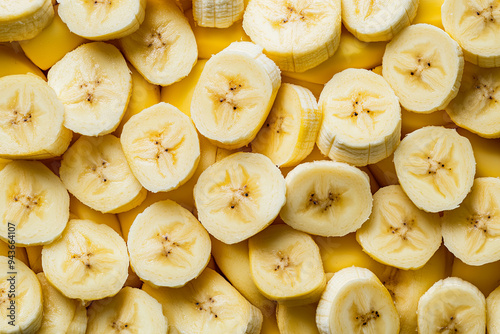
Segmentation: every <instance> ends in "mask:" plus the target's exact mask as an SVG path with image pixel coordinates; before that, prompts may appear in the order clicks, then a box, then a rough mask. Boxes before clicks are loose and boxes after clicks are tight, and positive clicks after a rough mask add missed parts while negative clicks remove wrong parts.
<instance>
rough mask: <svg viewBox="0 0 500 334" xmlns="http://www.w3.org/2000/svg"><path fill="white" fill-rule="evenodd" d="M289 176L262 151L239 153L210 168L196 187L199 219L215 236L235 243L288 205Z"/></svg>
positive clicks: (274, 216) (251, 233)
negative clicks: (286, 183)
mask: <svg viewBox="0 0 500 334" xmlns="http://www.w3.org/2000/svg"><path fill="white" fill-rule="evenodd" d="M285 192H286V186H285V179H284V178H283V176H282V175H281V172H280V170H279V169H278V168H277V167H276V166H275V165H274V164H273V163H272V162H271V160H269V158H267V157H266V156H264V155H262V154H258V153H243V152H239V153H235V154H232V155H230V156H228V157H226V158H224V159H222V160H220V161H218V162H216V163H214V164H213V165H212V166H210V167H208V168H207V169H206V170H205V171H204V172H203V173H202V174H201V175H200V177H199V178H198V182H197V183H196V186H195V187H194V200H195V203H196V208H197V209H198V219H199V220H200V222H201V223H202V224H203V226H204V227H205V228H206V229H207V231H208V232H209V233H210V234H211V235H213V236H214V237H215V238H217V239H219V240H220V241H222V242H224V243H226V244H234V243H237V242H240V241H243V240H245V239H248V238H249V237H251V236H252V235H254V234H256V233H258V232H260V231H261V230H263V229H264V228H266V227H267V226H268V225H269V224H271V223H272V222H273V220H274V219H275V218H276V217H277V216H278V213H279V211H280V209H281V207H283V205H284V204H285Z"/></svg>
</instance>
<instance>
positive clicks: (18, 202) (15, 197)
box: [0, 160, 69, 246]
mask: <svg viewBox="0 0 500 334" xmlns="http://www.w3.org/2000/svg"><path fill="white" fill-rule="evenodd" d="M0 189H1V191H0V218H1V222H2V223H1V224H0V238H1V239H2V240H7V241H8V240H9V239H11V238H14V240H15V242H16V244H17V245H19V246H30V245H31V246H33V245H44V244H48V243H51V242H52V241H54V240H55V239H57V238H58V237H59V236H60V235H61V233H62V232H63V230H64V228H65V227H66V223H67V222H68V217H69V195H68V192H67V191H66V188H64V185H63V184H62V182H61V180H59V178H58V177H57V176H55V175H54V174H53V173H52V172H51V171H50V170H49V169H48V168H47V167H45V166H44V165H43V164H42V163H41V162H37V161H21V160H19V161H13V162H11V163H9V164H8V165H7V166H5V167H4V168H3V169H2V170H1V171H0Z"/></svg>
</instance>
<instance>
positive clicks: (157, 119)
mask: <svg viewBox="0 0 500 334" xmlns="http://www.w3.org/2000/svg"><path fill="white" fill-rule="evenodd" d="M120 141H121V144H122V148H123V152H124V153H125V157H126V158H127V161H128V163H129V165H130V169H132V172H133V173H134V175H135V177H136V178H137V180H139V182H140V183H141V184H142V186H143V187H144V188H146V189H147V190H149V191H152V192H155V193H156V192H159V191H169V190H173V189H176V188H178V187H180V186H181V185H182V184H184V183H186V181H188V180H189V178H190V177H191V176H193V174H194V172H195V171H196V167H197V166H198V162H199V160H200V142H199V140H198V134H197V132H196V128H195V127H194V125H193V123H192V122H191V120H190V119H189V117H187V116H186V115H185V114H183V113H182V112H181V111H180V110H179V109H177V108H176V107H174V106H172V105H170V104H168V103H164V102H160V103H158V104H155V105H154V106H152V107H149V108H147V109H144V110H143V111H142V112H141V113H139V114H137V115H134V116H132V117H131V118H130V119H129V121H128V122H127V123H126V124H125V125H124V126H123V132H122V135H121V137H120Z"/></svg>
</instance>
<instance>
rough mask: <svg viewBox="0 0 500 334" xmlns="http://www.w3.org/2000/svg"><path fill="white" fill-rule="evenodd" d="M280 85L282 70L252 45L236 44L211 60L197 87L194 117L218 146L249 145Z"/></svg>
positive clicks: (194, 94) (199, 127)
mask: <svg viewBox="0 0 500 334" xmlns="http://www.w3.org/2000/svg"><path fill="white" fill-rule="evenodd" d="M280 82H281V75H280V71H279V68H278V67H277V66H276V65H275V64H274V63H273V62H272V61H271V60H270V59H269V58H267V57H266V56H265V55H264V54H263V53H262V47H260V46H258V45H255V44H253V43H250V42H234V43H232V44H231V45H229V46H228V47H227V48H225V49H224V50H222V51H221V52H219V53H218V54H216V55H214V56H213V57H212V58H210V59H209V60H208V61H207V63H206V65H205V67H204V68H203V72H202V73H201V76H200V79H199V80H198V83H197V84H196V88H195V90H194V93H193V99H192V101H191V118H192V119H193V122H194V124H196V128H197V129H198V131H199V132H200V133H201V134H202V135H203V136H205V137H207V138H208V139H210V140H211V141H214V142H215V143H216V144H217V146H220V147H223V148H226V149H230V150H232V149H236V148H240V147H242V146H245V145H247V144H248V143H250V142H251V141H252V140H253V139H254V138H255V136H256V135H257V133H258V132H259V130H260V128H261V127H262V125H263V124H264V122H265V120H266V118H267V116H268V115H269V112H270V110H271V107H272V104H273V102H274V99H275V97H276V94H277V92H278V88H279V86H280Z"/></svg>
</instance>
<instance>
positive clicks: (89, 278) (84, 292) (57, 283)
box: [42, 219, 129, 301]
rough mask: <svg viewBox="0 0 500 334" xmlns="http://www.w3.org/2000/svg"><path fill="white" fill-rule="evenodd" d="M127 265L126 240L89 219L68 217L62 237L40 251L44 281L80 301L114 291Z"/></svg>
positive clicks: (123, 276)
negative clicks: (70, 218)
mask: <svg viewBox="0 0 500 334" xmlns="http://www.w3.org/2000/svg"><path fill="white" fill-rule="evenodd" d="M128 265H129V262H128V254H127V246H126V245H125V241H123V239H122V238H121V237H120V236H119V235H118V233H116V232H115V231H113V229H112V228H111V227H109V226H107V225H104V224H97V223H94V222H93V221H91V220H78V219H73V220H70V221H69V223H68V226H67V227H66V229H65V230H64V233H63V235H62V237H61V238H60V239H58V240H56V241H54V242H53V243H51V244H49V245H45V246H44V247H43V250H42V266H43V271H44V273H45V276H46V277H47V280H48V281H49V282H50V283H51V284H52V285H54V287H55V288H56V289H57V290H59V291H61V293H62V294H63V295H65V296H66V297H68V298H75V299H81V300H83V301H88V300H97V299H102V298H105V297H109V296H113V295H115V294H117V293H118V291H120V289H121V288H122V286H123V283H125V281H126V279H127V276H128Z"/></svg>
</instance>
